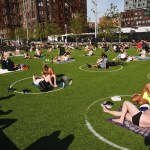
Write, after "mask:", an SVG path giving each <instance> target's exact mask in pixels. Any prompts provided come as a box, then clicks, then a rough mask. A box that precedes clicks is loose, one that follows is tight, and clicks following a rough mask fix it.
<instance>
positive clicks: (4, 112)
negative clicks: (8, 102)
mask: <svg viewBox="0 0 150 150" xmlns="http://www.w3.org/2000/svg"><path fill="white" fill-rule="evenodd" d="M11 112H12V110H7V111H3V110H0V115H7V114H9V113H11Z"/></svg>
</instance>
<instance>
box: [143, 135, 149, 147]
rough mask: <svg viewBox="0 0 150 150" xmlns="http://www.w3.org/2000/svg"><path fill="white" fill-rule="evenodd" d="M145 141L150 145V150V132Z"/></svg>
mask: <svg viewBox="0 0 150 150" xmlns="http://www.w3.org/2000/svg"><path fill="white" fill-rule="evenodd" d="M144 143H145V145H146V146H149V150H150V134H149V135H148V136H146V137H145V138H144Z"/></svg>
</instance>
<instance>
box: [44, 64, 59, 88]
mask: <svg viewBox="0 0 150 150" xmlns="http://www.w3.org/2000/svg"><path fill="white" fill-rule="evenodd" d="M47 76H49V78H50V80H51V81H52V82H51V84H52V85H53V86H54V87H57V83H56V75H55V74H54V71H53V69H52V68H50V67H48V66H47V65H44V66H43V71H42V77H44V78H46V77H47Z"/></svg>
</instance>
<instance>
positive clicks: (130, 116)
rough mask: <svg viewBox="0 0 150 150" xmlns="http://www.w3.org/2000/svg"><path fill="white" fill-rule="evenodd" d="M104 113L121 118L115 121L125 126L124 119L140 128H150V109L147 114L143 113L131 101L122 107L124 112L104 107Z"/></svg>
mask: <svg viewBox="0 0 150 150" xmlns="http://www.w3.org/2000/svg"><path fill="white" fill-rule="evenodd" d="M103 111H104V112H106V113H109V114H111V115H114V116H118V117H120V118H119V119H113V121H114V122H117V123H120V124H123V121H124V119H125V118H126V119H127V120H129V121H131V122H132V123H133V124H134V125H137V126H140V127H150V109H148V110H146V111H145V112H141V111H140V110H139V109H138V108H137V107H136V106H135V105H134V104H132V103H131V102H129V101H125V102H124V103H123V106H122V111H121V112H119V111H111V110H108V109H107V108H106V107H105V106H103Z"/></svg>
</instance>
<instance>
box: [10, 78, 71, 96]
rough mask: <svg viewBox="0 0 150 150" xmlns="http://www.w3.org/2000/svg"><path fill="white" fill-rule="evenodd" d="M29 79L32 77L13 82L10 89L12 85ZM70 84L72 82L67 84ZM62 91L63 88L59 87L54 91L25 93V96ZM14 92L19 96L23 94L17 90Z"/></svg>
mask: <svg viewBox="0 0 150 150" xmlns="http://www.w3.org/2000/svg"><path fill="white" fill-rule="evenodd" d="M30 78H32V77H28V78H24V79H20V80H17V81H16V82H14V83H12V84H11V85H10V88H12V87H13V85H15V84H16V83H18V82H21V81H23V80H27V79H30ZM71 84H72V80H71V81H70V82H69V85H71ZM62 89H64V87H60V88H57V89H54V90H52V91H48V92H36V93H32V92H29V93H25V94H46V93H52V92H56V91H59V90H62ZM14 92H15V93H19V94H24V93H23V92H21V91H17V90H15V91H14Z"/></svg>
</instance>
